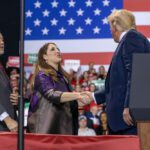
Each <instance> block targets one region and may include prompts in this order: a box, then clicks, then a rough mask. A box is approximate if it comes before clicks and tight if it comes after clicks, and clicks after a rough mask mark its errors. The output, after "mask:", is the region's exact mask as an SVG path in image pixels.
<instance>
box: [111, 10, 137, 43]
mask: <svg viewBox="0 0 150 150" xmlns="http://www.w3.org/2000/svg"><path fill="white" fill-rule="evenodd" d="M108 22H109V24H110V28H111V32H112V36H113V39H114V41H115V42H117V43H118V42H119V39H120V35H121V33H122V32H124V31H127V30H130V29H136V24H135V17H134V15H133V14H132V13H131V12H130V11H128V10H116V11H114V12H113V13H111V15H109V16H108Z"/></svg>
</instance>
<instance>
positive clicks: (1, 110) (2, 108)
mask: <svg viewBox="0 0 150 150" xmlns="http://www.w3.org/2000/svg"><path fill="white" fill-rule="evenodd" d="M4 112H7V111H6V109H5V108H4V107H3V105H1V104H0V115H2V113H4Z"/></svg>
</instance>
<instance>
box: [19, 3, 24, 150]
mask: <svg viewBox="0 0 150 150" xmlns="http://www.w3.org/2000/svg"><path fill="white" fill-rule="evenodd" d="M19 54H20V87H19V89H20V96H19V124H18V125H19V126H18V150H24V101H23V85H24V0H20V41H19Z"/></svg>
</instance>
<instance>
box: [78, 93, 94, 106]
mask: <svg viewBox="0 0 150 150" xmlns="http://www.w3.org/2000/svg"><path fill="white" fill-rule="evenodd" d="M92 101H93V96H92V93H91V92H88V91H86V92H81V93H80V95H79V98H78V105H79V106H80V107H83V106H85V105H88V104H90V103H91V102H92Z"/></svg>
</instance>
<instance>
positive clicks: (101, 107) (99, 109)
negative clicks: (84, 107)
mask: <svg viewBox="0 0 150 150" xmlns="http://www.w3.org/2000/svg"><path fill="white" fill-rule="evenodd" d="M103 110H104V107H103V104H100V105H98V116H100V114H101V113H102V112H103Z"/></svg>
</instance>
